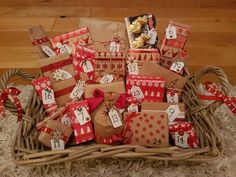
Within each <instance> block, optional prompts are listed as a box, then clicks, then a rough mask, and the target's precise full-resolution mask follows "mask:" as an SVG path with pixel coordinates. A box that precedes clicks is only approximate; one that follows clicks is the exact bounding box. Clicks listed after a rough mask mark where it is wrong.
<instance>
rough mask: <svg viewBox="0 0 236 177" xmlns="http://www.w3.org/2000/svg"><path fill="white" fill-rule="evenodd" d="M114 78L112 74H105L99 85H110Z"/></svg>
mask: <svg viewBox="0 0 236 177" xmlns="http://www.w3.org/2000/svg"><path fill="white" fill-rule="evenodd" d="M113 79H114V77H113V75H112V74H107V75H105V76H103V77H102V79H101V80H100V84H108V83H111V82H112V81H113Z"/></svg>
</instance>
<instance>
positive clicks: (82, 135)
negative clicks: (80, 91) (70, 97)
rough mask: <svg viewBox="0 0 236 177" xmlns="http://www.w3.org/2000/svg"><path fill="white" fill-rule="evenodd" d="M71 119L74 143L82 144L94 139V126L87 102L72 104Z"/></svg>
mask: <svg viewBox="0 0 236 177" xmlns="http://www.w3.org/2000/svg"><path fill="white" fill-rule="evenodd" d="M69 111H70V117H71V121H72V125H73V129H74V141H75V143H76V144H81V143H84V142H87V141H90V140H93V139H94V132H93V125H92V120H91V117H90V112H89V107H88V103H87V101H86V100H83V101H75V102H72V103H71V104H70V108H69Z"/></svg>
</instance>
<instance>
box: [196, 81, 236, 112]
mask: <svg viewBox="0 0 236 177" xmlns="http://www.w3.org/2000/svg"><path fill="white" fill-rule="evenodd" d="M205 88H206V90H207V91H208V92H210V93H211V94H213V95H214V96H206V95H199V97H200V98H201V99H203V100H221V101H223V102H224V103H225V104H226V106H227V107H228V108H229V109H230V110H231V111H232V112H233V114H234V115H236V97H228V96H226V95H224V94H223V93H222V92H221V91H220V90H219V89H218V87H217V86H216V85H214V84H212V82H210V81H209V82H206V84H205Z"/></svg>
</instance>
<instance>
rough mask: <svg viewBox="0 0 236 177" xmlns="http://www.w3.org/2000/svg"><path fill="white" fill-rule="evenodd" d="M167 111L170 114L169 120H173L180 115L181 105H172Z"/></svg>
mask: <svg viewBox="0 0 236 177" xmlns="http://www.w3.org/2000/svg"><path fill="white" fill-rule="evenodd" d="M166 113H167V114H168V120H169V122H173V121H174V120H175V119H176V117H177V116H178V115H179V113H180V110H179V106H178V105H174V104H173V105H170V106H169V107H168V108H167V110H166Z"/></svg>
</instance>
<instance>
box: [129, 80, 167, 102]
mask: <svg viewBox="0 0 236 177" xmlns="http://www.w3.org/2000/svg"><path fill="white" fill-rule="evenodd" d="M164 91H165V80H164V79H163V78H162V77H151V76H142V75H129V76H127V78H126V93H127V97H128V98H129V97H134V98H136V99H137V100H140V101H151V102H162V101H163V98H164Z"/></svg>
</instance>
